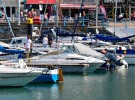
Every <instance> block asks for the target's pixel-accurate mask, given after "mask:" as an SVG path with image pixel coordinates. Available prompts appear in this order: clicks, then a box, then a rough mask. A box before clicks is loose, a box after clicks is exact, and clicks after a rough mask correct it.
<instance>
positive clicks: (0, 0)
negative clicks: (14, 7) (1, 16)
mask: <svg viewBox="0 0 135 100" xmlns="http://www.w3.org/2000/svg"><path fill="white" fill-rule="evenodd" d="M0 3H1V4H2V7H3V9H4V13H5V16H6V19H7V21H8V25H9V28H10V32H11V34H12V36H13V37H15V36H14V33H13V30H12V27H11V24H10V22H9V18H8V17H7V13H6V8H5V6H4V4H3V2H2V0H0Z"/></svg>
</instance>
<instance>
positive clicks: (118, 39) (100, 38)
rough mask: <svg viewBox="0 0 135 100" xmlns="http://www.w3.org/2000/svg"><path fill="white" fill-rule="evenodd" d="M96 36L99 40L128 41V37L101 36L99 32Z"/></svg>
mask: <svg viewBox="0 0 135 100" xmlns="http://www.w3.org/2000/svg"><path fill="white" fill-rule="evenodd" d="M96 38H97V39H99V40H103V41H106V42H122V41H124V42H129V39H128V38H118V37H113V36H103V35H101V34H96Z"/></svg>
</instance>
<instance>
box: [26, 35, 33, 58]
mask: <svg viewBox="0 0 135 100" xmlns="http://www.w3.org/2000/svg"><path fill="white" fill-rule="evenodd" d="M24 48H25V50H26V57H27V58H29V57H30V53H31V52H32V40H31V39H30V35H27V39H26V41H25V43H24Z"/></svg>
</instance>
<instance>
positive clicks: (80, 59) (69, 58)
mask: <svg viewBox="0 0 135 100" xmlns="http://www.w3.org/2000/svg"><path fill="white" fill-rule="evenodd" d="M66 60H84V59H82V58H67V59H66Z"/></svg>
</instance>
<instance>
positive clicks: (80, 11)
mask: <svg viewBox="0 0 135 100" xmlns="http://www.w3.org/2000/svg"><path fill="white" fill-rule="evenodd" d="M83 2H84V0H82V2H81V7H80V9H79V13H78V17H77V21H76V24H75V28H74V31H73V34H72V40H71V41H72V42H73V37H74V34H75V32H76V28H77V25H78V22H79V15H80V13H81V10H82V7H83V6H84V4H83Z"/></svg>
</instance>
